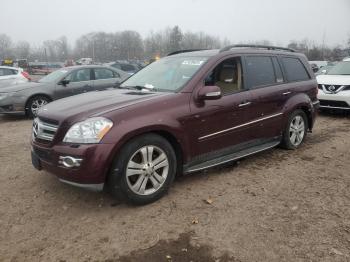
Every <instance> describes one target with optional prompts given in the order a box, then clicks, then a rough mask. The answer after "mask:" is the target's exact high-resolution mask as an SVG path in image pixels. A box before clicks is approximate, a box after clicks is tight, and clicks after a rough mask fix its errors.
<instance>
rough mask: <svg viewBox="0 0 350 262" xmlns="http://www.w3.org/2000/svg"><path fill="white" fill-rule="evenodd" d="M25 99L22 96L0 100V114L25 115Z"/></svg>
mask: <svg viewBox="0 0 350 262" xmlns="http://www.w3.org/2000/svg"><path fill="white" fill-rule="evenodd" d="M25 102H26V100H25V98H24V97H22V96H14V95H12V96H8V97H5V98H2V99H1V100H0V114H12V115H23V114H25Z"/></svg>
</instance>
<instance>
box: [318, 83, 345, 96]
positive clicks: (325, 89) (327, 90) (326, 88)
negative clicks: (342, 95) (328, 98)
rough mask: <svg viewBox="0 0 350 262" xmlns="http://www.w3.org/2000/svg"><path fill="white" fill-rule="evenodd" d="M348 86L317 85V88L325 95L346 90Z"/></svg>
mask: <svg viewBox="0 0 350 262" xmlns="http://www.w3.org/2000/svg"><path fill="white" fill-rule="evenodd" d="M348 87H349V86H345V85H319V88H320V89H322V90H323V92H325V93H327V94H336V93H338V92H340V91H343V90H347V88H348Z"/></svg>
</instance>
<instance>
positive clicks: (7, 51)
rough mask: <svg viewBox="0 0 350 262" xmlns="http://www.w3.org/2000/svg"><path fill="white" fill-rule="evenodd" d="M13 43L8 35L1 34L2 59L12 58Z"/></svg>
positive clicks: (0, 50) (0, 54)
mask: <svg viewBox="0 0 350 262" xmlns="http://www.w3.org/2000/svg"><path fill="white" fill-rule="evenodd" d="M11 48H12V41H11V38H10V37H9V36H8V35H5V34H0V58H10V57H12V55H13V54H12V50H11Z"/></svg>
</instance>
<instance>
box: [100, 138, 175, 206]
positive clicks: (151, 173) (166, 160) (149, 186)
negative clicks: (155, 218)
mask: <svg viewBox="0 0 350 262" xmlns="http://www.w3.org/2000/svg"><path fill="white" fill-rule="evenodd" d="M149 159H151V161H148V160H149ZM176 166H177V163H176V155H175V152H174V149H173V147H172V146H171V145H170V143H169V142H168V141H167V140H166V139H164V138H163V137H161V136H159V135H156V134H146V135H142V136H139V137H136V138H134V139H133V140H131V141H130V142H128V143H127V144H126V145H125V146H124V147H123V148H122V150H121V151H120V152H119V153H118V155H117V156H116V158H115V161H114V163H113V166H112V169H111V171H110V174H109V176H108V180H107V187H108V189H109V191H110V192H111V193H112V194H113V195H114V196H116V197H117V198H121V199H123V200H126V201H127V202H129V203H132V204H136V205H145V204H149V203H152V202H154V201H156V200H158V199H159V198H161V197H162V196H163V195H164V194H165V193H166V192H167V191H168V189H169V187H170V185H171V184H172V182H173V180H174V178H175V174H176Z"/></svg>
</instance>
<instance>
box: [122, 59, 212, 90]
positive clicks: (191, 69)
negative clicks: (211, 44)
mask: <svg viewBox="0 0 350 262" xmlns="http://www.w3.org/2000/svg"><path fill="white" fill-rule="evenodd" d="M207 59H208V57H183V56H181V57H171V56H170V57H165V58H162V59H160V60H158V61H156V62H153V63H152V64H150V65H149V66H147V67H145V68H144V69H142V70H141V71H139V72H138V73H136V74H135V75H133V76H132V77H130V78H129V79H128V80H126V81H125V82H124V83H123V84H122V85H120V87H121V88H123V87H145V88H148V89H154V90H155V91H165V92H175V91H177V90H179V89H180V88H182V87H183V86H184V85H185V84H186V83H187V82H188V81H189V80H190V79H191V78H192V76H193V75H194V74H195V73H196V72H197V71H198V69H199V68H200V67H201V66H202V65H203V64H204V63H205V62H206V61H207Z"/></svg>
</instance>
